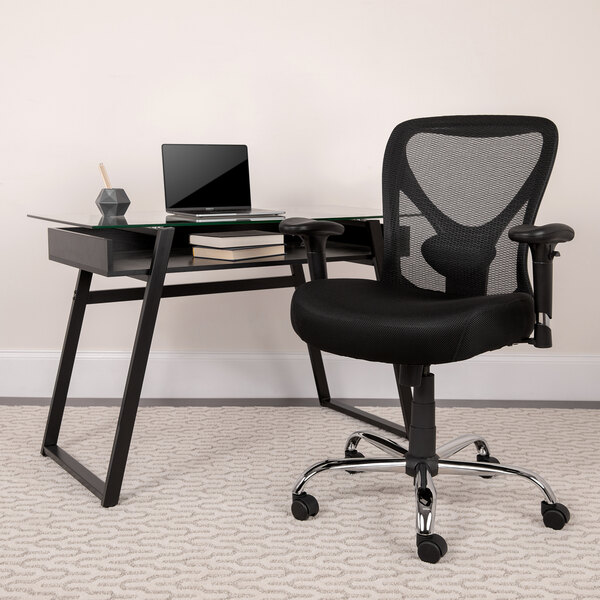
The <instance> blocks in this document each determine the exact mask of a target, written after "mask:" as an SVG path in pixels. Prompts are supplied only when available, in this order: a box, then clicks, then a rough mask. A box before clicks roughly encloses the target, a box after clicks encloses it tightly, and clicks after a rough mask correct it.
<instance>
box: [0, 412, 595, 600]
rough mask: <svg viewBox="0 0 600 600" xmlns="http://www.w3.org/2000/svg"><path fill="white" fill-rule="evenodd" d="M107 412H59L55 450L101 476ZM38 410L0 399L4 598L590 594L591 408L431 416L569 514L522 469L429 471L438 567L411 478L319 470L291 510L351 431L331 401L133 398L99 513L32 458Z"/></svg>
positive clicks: (110, 420)
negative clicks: (117, 484) (329, 407)
mask: <svg viewBox="0 0 600 600" xmlns="http://www.w3.org/2000/svg"><path fill="white" fill-rule="evenodd" d="M376 411H377V412H378V413H379V414H381V415H383V416H385V417H387V418H392V419H399V417H400V415H399V411H396V410H395V409H392V408H378V409H376ZM117 414H118V409H116V408H112V407H87V408H69V409H68V410H67V413H66V417H65V423H64V426H63V434H62V437H61V440H60V443H61V444H62V445H63V446H64V448H65V449H67V450H68V451H69V452H71V453H72V454H73V455H75V456H76V457H77V458H79V459H80V460H82V461H83V462H84V463H85V464H86V466H88V467H89V468H91V469H92V470H93V471H95V472H96V473H97V474H98V475H100V476H101V477H103V476H104V472H105V469H106V464H107V458H108V455H109V452H110V448H111V443H112V435H113V432H114V424H115V420H116V417H117ZM45 416H46V409H45V408H42V407H35V406H28V407H16V406H1V407H0V417H1V418H0V439H1V440H2V445H3V449H4V453H3V454H4V457H3V461H2V467H1V468H0V507H1V508H0V598H2V599H5V598H10V599H31V598H44V599H49V598H60V599H61V600H68V599H87V598H90V599H93V600H101V599H102V600H104V599H106V600H108V599H134V598H135V599H156V600H167V599H171V598H182V599H183V598H185V599H188V598H189V599H204V598H207V599H211V600H213V599H214V600H221V599H229V598H236V599H238V598H239V599H261V600H287V599H292V598H294V599H295V598H298V599H299V598H302V599H303V600H310V599H326V600H338V599H339V600H347V599H349V598H352V599H354V600H362V599H390V600H391V599H392V598H393V599H394V600H397V599H401V600H412V599H417V598H419V599H421V598H426V599H428V600H429V599H438V598H439V599H444V600H465V599H471V598H473V599H478V600H486V599H491V598H493V599H494V600H512V599H524V600H525V599H526V600H536V599H546V598H552V599H557V600H571V599H580V598H586V599H587V598H589V599H592V598H594V599H597V598H600V569H599V567H600V493H599V492H600V458H599V456H600V435H599V434H600V411H595V410H576V409H572V410H557V409H550V410H541V409H522V408H521V409H514V408H506V409H496V408H495V409H489V408H486V409H478V410H473V409H469V408H441V409H439V410H438V439H439V440H440V443H443V442H445V441H447V440H449V439H450V438H452V437H454V436H455V434H458V433H466V432H471V431H477V432H478V433H483V434H484V436H485V437H486V439H487V440H488V443H489V444H490V446H491V450H492V453H493V454H494V455H495V456H497V457H499V458H500V459H501V460H502V461H503V462H505V463H506V464H514V465H518V466H523V467H525V466H527V467H529V468H531V469H533V470H535V471H539V472H540V474H542V476H544V477H546V478H547V479H548V481H549V482H550V484H551V485H552V486H553V488H554V491H555V492H556V494H557V496H558V497H559V501H561V502H563V503H564V504H566V505H567V506H568V507H569V508H570V510H571V514H572V519H571V522H570V523H569V524H568V525H567V526H566V527H565V529H564V530H562V531H553V530H550V529H546V528H545V527H544V526H543V523H542V519H541V516H540V513H539V506H540V500H541V498H542V496H541V494H540V493H539V492H538V490H537V489H536V488H535V487H534V486H532V485H531V484H529V483H527V482H525V481H521V480H519V479H516V478H505V479H498V478H496V479H493V480H484V479H480V478H478V477H455V476H450V475H448V476H441V477H437V478H436V480H435V481H436V486H437V490H438V506H437V521H436V530H437V532H438V533H440V534H442V535H443V536H444V537H445V538H446V540H447V542H448V546H449V550H448V554H447V555H446V556H445V557H444V558H443V559H442V561H441V562H440V563H438V564H437V565H429V564H426V563H422V562H421V561H419V560H418V558H417V557H416V551H415V545H414V518H415V517H414V496H413V488H412V482H411V481H410V479H409V478H408V477H407V476H406V475H396V474H388V473H370V474H360V475H354V476H350V475H347V474H346V473H343V472H342V473H340V472H336V473H328V474H323V475H321V476H318V477H316V478H315V479H313V480H312V481H311V484H309V486H308V487H307V489H308V491H309V492H311V493H313V494H314V495H315V496H316V497H317V498H318V500H319V503H320V505H321V512H320V513H319V515H318V516H317V517H316V518H315V519H311V520H309V521H305V522H299V521H296V520H294V519H293V518H292V516H291V514H290V512H289V505H290V489H291V486H292V485H293V483H294V481H295V480H296V478H297V477H298V476H299V475H300V473H301V472H302V470H303V469H304V468H306V467H308V466H309V465H310V464H311V463H312V462H315V461H316V460H320V459H322V458H325V457H328V456H329V457H332V458H334V457H340V456H341V454H342V452H341V450H342V449H343V442H344V440H345V438H346V436H347V434H349V433H351V432H352V431H353V430H354V429H358V428H360V425H359V424H358V423H357V422H356V421H354V420H352V419H350V418H348V417H345V416H343V415H340V414H338V413H334V412H333V411H326V410H324V409H319V408H316V407H315V408H312V407H311V408H308V407H288V408H274V407H248V408H240V407H221V408H212V407H211V408H207V407H194V408H189V407H179V408H173V407H147V408H142V409H140V411H139V417H138V422H137V424H136V430H135V434H134V440H133V444H132V449H131V454H130V461H129V464H128V467H127V471H126V474H125V481H124V485H123V493H122V496H121V503H120V504H119V505H118V506H116V507H114V508H111V509H103V508H101V507H100V505H99V502H98V500H97V499H96V498H95V497H94V496H92V495H91V494H90V493H89V492H88V491H87V490H86V489H84V488H83V487H82V486H80V485H79V484H78V483H76V482H75V481H74V480H73V479H72V478H71V477H70V476H68V475H67V474H66V473H64V472H63V471H62V470H61V469H60V468H59V467H58V466H57V465H56V464H55V463H54V462H52V461H51V460H50V459H46V458H43V457H41V456H40V455H39V453H38V448H39V444H40V440H41V437H42V432H43V426H44V421H45ZM375 452H376V451H375ZM367 455H368V456H371V455H376V454H375V453H374V451H372V450H369V451H368V454H367ZM457 456H459V457H463V458H464V459H466V460H471V459H472V458H473V457H474V452H473V450H472V449H467V450H465V451H463V452H461V453H460V454H459V455H457Z"/></svg>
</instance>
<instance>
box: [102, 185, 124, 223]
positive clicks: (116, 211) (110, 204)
mask: <svg viewBox="0 0 600 600" xmlns="http://www.w3.org/2000/svg"><path fill="white" fill-rule="evenodd" d="M130 204H131V201H130V200H129V198H128V197H127V194H126V193H125V190H124V189H122V188H104V189H102V190H100V194H98V197H97V198H96V206H97V207H98V209H99V210H100V212H101V213H102V214H103V215H104V216H105V217H120V216H122V215H124V214H125V212H126V211H127V209H128V208H129V205H130Z"/></svg>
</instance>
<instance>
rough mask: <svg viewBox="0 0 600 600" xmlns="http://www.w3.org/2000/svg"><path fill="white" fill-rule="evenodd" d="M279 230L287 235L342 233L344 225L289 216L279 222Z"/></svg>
mask: <svg viewBox="0 0 600 600" xmlns="http://www.w3.org/2000/svg"><path fill="white" fill-rule="evenodd" d="M279 231H280V232H281V233H287V234H289V235H341V234H342V233H344V226H343V225H341V224H340V223H335V222H334V221H316V220H314V219H305V218H304V217H291V218H289V219H285V220H284V221H281V223H279Z"/></svg>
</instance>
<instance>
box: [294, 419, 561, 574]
mask: <svg viewBox="0 0 600 600" xmlns="http://www.w3.org/2000/svg"><path fill="white" fill-rule="evenodd" d="M361 441H362V442H367V443H368V444H371V445H372V446H375V447H376V448H379V449H380V450H383V452H385V453H386V454H388V455H389V456H390V458H386V457H382V458H365V457H364V456H363V455H362V454H361V453H359V452H358V450H357V447H358V444H359V443H360V442H361ZM471 444H473V445H474V446H475V448H476V451H477V455H476V456H477V462H468V461H458V460H447V459H448V458H449V457H451V456H453V455H454V454H456V453H457V452H459V451H460V450H463V449H464V448H466V447H467V446H469V445H471ZM345 451H346V458H343V459H338V460H323V461H321V462H318V463H315V464H314V465H312V466H311V467H310V468H309V469H308V470H307V471H305V472H304V474H303V475H302V476H301V477H300V479H298V481H297V482H296V485H295V486H294V488H293V491H292V499H293V503H292V513H293V514H294V517H296V518H297V519H299V520H305V519H307V518H308V517H309V516H315V515H316V514H317V513H318V511H319V506H318V503H317V501H316V499H315V498H314V497H313V496H310V495H308V494H307V493H306V492H304V487H305V486H306V484H307V483H308V481H309V480H310V479H312V478H313V477H314V476H315V475H317V474H319V473H322V472H324V471H330V470H340V469H341V470H344V471H347V472H349V473H361V472H366V471H396V472H405V471H406V466H407V462H408V461H407V460H406V458H404V457H405V455H406V454H407V453H408V440H406V439H401V440H400V441H398V442H396V441H394V440H391V439H389V438H385V437H382V436H380V435H377V434H375V433H371V432H367V431H356V432H354V433H353V434H352V435H350V437H349V438H348V440H347V441H346V446H345ZM436 455H437V457H439V459H438V460H437V461H436V463H437V469H438V472H437V474H439V475H443V474H446V473H447V474H455V475H478V476H480V477H486V478H487V477H496V476H500V475H515V476H517V477H522V478H524V479H526V480H527V481H530V482H531V483H533V484H534V485H535V486H537V487H538V488H539V490H540V491H541V492H542V494H543V495H544V501H542V516H543V517H544V524H545V525H546V526H547V527H551V528H553V529H562V527H563V526H564V525H565V524H566V523H567V522H568V521H569V518H570V515H569V511H568V509H567V508H566V507H565V506H564V505H562V504H558V503H557V501H556V496H555V495H554V492H553V491H552V488H551V487H550V485H549V484H548V483H547V482H546V481H545V480H544V479H543V478H542V477H540V476H539V475H538V474H537V473H534V472H533V471H529V470H527V469H521V468H517V467H511V466H507V465H501V464H499V463H497V462H496V459H495V458H494V457H492V456H491V455H490V451H489V447H488V444H487V442H486V441H485V439H484V438H483V437H481V436H478V435H473V434H467V435H462V436H460V437H458V438H456V439H455V440H452V441H450V442H448V443H446V444H444V445H442V446H440V447H439V448H438V449H437V450H436ZM414 487H415V503H416V530H417V548H418V554H419V557H420V558H421V559H422V560H425V561H426V562H437V561H438V560H439V559H440V558H441V557H442V556H443V555H444V554H445V553H446V549H447V546H446V543H445V541H444V539H443V538H442V537H441V536H439V535H437V534H435V533H434V524H435V506H436V498H437V496H436V490H435V485H434V484H433V475H432V472H431V469H430V468H429V467H428V465H427V463H426V462H422V463H419V466H418V468H417V471H416V474H415V476H414Z"/></svg>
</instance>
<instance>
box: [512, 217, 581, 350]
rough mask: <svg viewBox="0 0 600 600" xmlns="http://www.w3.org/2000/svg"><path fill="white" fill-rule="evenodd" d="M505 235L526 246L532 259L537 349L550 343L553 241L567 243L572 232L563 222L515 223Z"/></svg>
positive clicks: (573, 234) (548, 346) (571, 236)
mask: <svg viewBox="0 0 600 600" xmlns="http://www.w3.org/2000/svg"><path fill="white" fill-rule="evenodd" d="M508 237H509V238H510V239H511V240H513V241H515V242H519V243H525V244H528V245H529V248H530V250H531V256H532V258H533V290H534V303H535V321H536V322H535V329H534V337H533V340H532V343H533V345H534V346H536V347H537V348H550V347H551V346H552V331H551V329H550V319H551V318H552V261H553V260H554V258H555V257H557V256H560V253H559V252H556V250H555V248H556V244H559V243H562V242H570V241H571V240H572V239H573V238H574V237H575V232H574V231H573V229H572V228H571V227H569V226H568V225H564V224H563V223H550V224H548V225H517V226H516V227H511V228H510V229H509V230H508Z"/></svg>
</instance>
